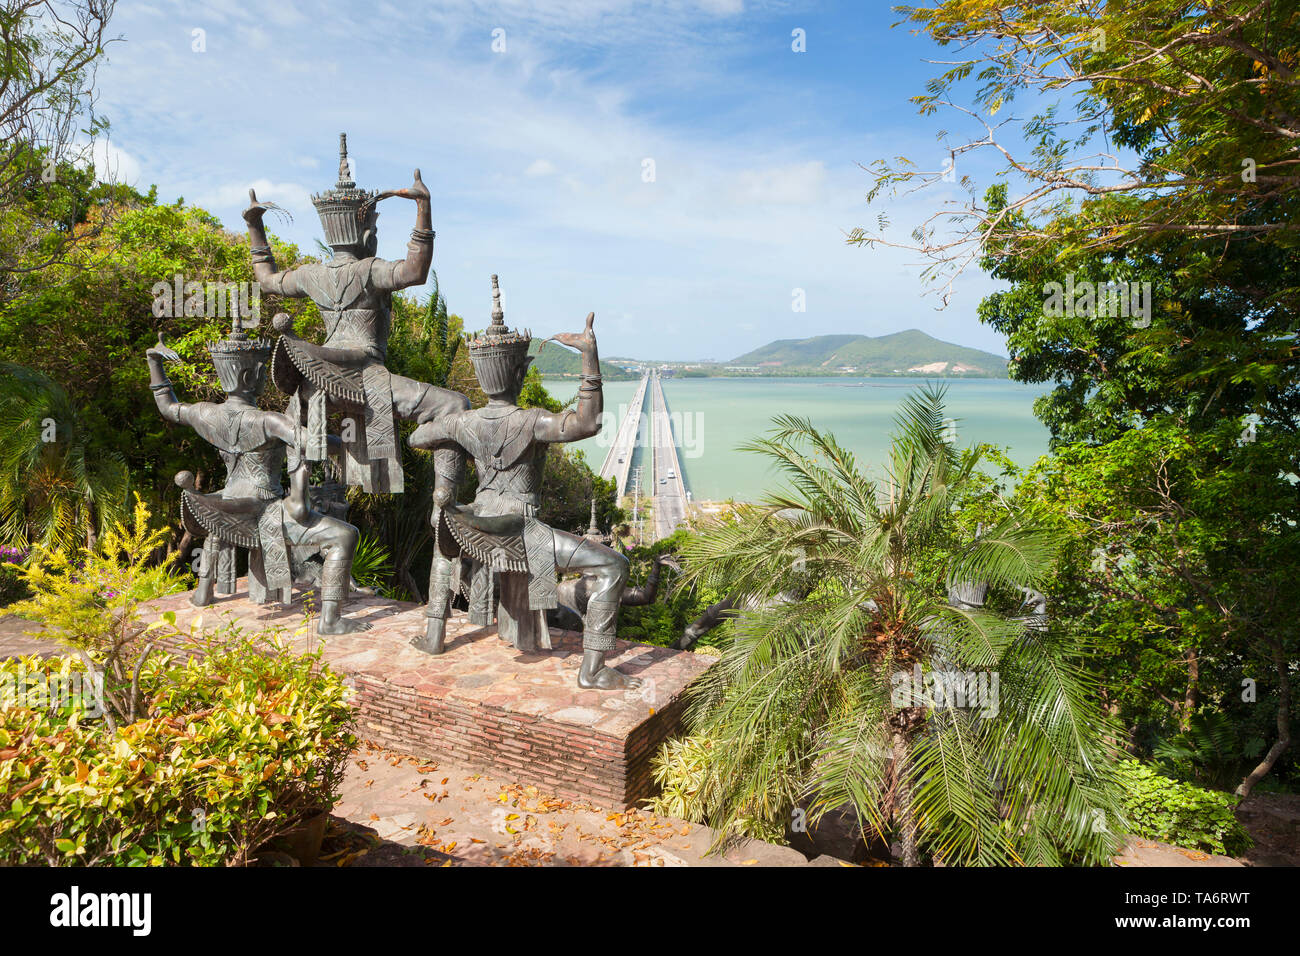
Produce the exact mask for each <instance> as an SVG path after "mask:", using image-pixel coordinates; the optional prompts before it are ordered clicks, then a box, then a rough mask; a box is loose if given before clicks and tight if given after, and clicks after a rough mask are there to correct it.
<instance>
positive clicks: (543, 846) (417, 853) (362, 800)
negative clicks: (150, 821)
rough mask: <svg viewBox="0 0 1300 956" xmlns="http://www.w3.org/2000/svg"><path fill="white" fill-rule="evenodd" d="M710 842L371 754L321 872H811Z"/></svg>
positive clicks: (688, 830)
mask: <svg viewBox="0 0 1300 956" xmlns="http://www.w3.org/2000/svg"><path fill="white" fill-rule="evenodd" d="M712 838H713V834H712V831H710V830H709V828H707V827H704V826H699V825H696V824H690V823H686V822H684V821H682V820H674V819H671V818H666V817H657V816H655V815H654V814H651V813H649V812H648V811H644V810H630V811H627V812H615V811H612V810H608V809H604V808H601V807H595V806H591V805H589V804H584V803H580V802H577V801H570V800H562V799H558V798H556V797H553V796H550V795H548V794H545V793H542V792H540V791H538V790H537V788H535V787H529V786H523V785H520V784H518V783H513V782H511V781H507V780H502V779H500V778H498V777H496V776H493V775H491V774H485V773H479V772H477V771H474V770H471V769H468V768H465V767H461V766H458V765H456V764H453V763H449V762H447V761H443V760H438V761H424V760H420V759H418V758H416V757H411V756H407V755H404V754H397V753H393V752H392V751H388V750H383V749H381V748H379V747H376V746H374V745H371V744H364V745H362V746H361V747H359V748H358V750H357V753H355V754H354V755H353V757H352V759H351V760H350V761H349V762H348V769H347V775H346V778H345V780H344V783H343V792H342V800H341V802H340V803H339V804H338V806H336V807H335V809H334V813H333V815H332V819H331V827H330V829H329V831H328V832H327V835H326V839H325V843H324V845H323V846H322V854H321V859H320V860H319V861H318V863H317V865H318V866H421V865H432V866H806V865H808V864H807V862H806V861H805V860H804V857H803V855H802V854H800V853H799V852H797V851H796V850H792V849H790V848H789V847H781V846H773V845H771V844H766V843H759V842H756V841H749V842H748V843H746V844H743V845H741V846H739V847H736V848H734V849H732V850H729V851H727V852H726V853H724V854H720V855H714V856H707V855H706V852H707V850H708V847H709V844H710V842H711V841H712ZM831 863H832V864H833V865H836V866H838V865H840V864H839V861H831ZM844 865H846V866H847V865H848V864H844Z"/></svg>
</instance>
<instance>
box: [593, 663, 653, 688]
mask: <svg viewBox="0 0 1300 956" xmlns="http://www.w3.org/2000/svg"><path fill="white" fill-rule="evenodd" d="M641 683H642V682H641V678H639V677H628V676H627V675H626V674H624V673H622V672H621V671H616V670H614V668H612V667H607V666H606V665H604V664H601V665H600V667H599V669H597V670H595V671H592V672H588V670H587V665H586V664H585V663H584V664H583V666H582V667H581V668H579V670H578V686H579V687H582V688H584V689H586V690H631V689H632V688H635V687H640V686H641Z"/></svg>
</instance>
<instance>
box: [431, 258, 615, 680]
mask: <svg viewBox="0 0 1300 956" xmlns="http://www.w3.org/2000/svg"><path fill="white" fill-rule="evenodd" d="M595 318H596V316H595V313H591V314H589V315H588V316H587V324H586V328H585V329H584V330H583V331H582V332H576V333H562V334H560V335H556V336H554V337H553V339H554V341H557V342H560V343H562V344H564V345H567V346H569V347H571V348H574V349H577V350H578V351H579V352H580V353H581V354H582V382H581V384H580V385H579V387H578V405H577V408H576V409H569V410H566V411H563V412H558V413H553V412H549V411H547V410H546V409H543V408H528V409H525V408H520V407H519V405H518V399H519V392H520V390H521V388H522V387H523V382H524V375H525V374H526V373H527V371H528V367H529V365H530V364H531V363H532V358H531V357H529V355H528V346H529V343H530V341H531V339H532V336H531V334H530V333H528V332H519V331H512V330H511V329H509V328H508V327H507V326H506V324H505V314H504V311H503V309H502V307H501V290H500V287H499V286H498V283H497V277H496V276H493V277H492V324H491V325H490V326H489V327H488V328H487V330H486V331H485V332H483V333H482V334H481V335H479V336H477V337H475V338H474V339H472V340H471V341H470V343H469V356H470V361H471V362H472V363H473V366H474V373H475V375H476V377H477V378H478V381H479V385H480V386H481V387H482V388H483V391H484V392H485V393H486V394H487V396H488V399H489V401H488V404H487V406H486V407H484V408H476V409H472V410H466V411H461V412H457V413H455V414H451V415H445V416H441V417H439V418H437V419H435V420H433V421H429V422H426V423H424V424H422V425H420V426H419V427H418V428H416V430H415V431H414V433H412V435H411V437H410V444H411V446H412V447H414V448H424V449H441V450H442V451H443V452H445V451H446V450H447V448H448V447H449V445H450V446H451V447H454V448H458V449H463V450H464V452H465V453H467V454H468V455H469V456H471V457H472V458H473V459H474V465H475V469H476V471H477V474H478V491H477V493H476V495H475V497H474V501H473V503H472V504H469V505H465V506H459V505H456V504H455V503H451V502H447V503H439V504H438V505H437V506H436V507H435V509H434V513H433V522H434V529H435V532H434V541H435V543H434V559H433V567H432V570H431V572H430V581H429V603H428V606H427V608H426V610H425V614H426V619H427V625H426V632H425V634H424V635H423V636H422V637H420V638H417V639H416V640H415V641H414V642H413V643H414V644H415V645H416V646H417V647H419V648H420V649H421V650H424V651H426V652H428V653H430V654H440V653H442V652H443V649H444V642H445V639H446V621H447V614H448V612H449V606H450V601H451V597H452V590H453V587H452V582H453V578H458V579H460V587H461V589H462V590H466V587H465V582H464V581H463V577H462V576H461V575H460V574H457V573H456V572H457V571H458V570H459V569H460V568H461V567H463V566H465V565H468V567H469V568H470V569H471V573H470V575H469V582H468V588H467V590H468V592H469V593H468V595H467V597H468V601H469V610H470V621H471V622H472V623H475V624H478V625H480V626H486V625H488V624H491V621H492V613H493V607H494V605H495V606H496V619H497V628H498V631H499V633H500V635H501V637H502V638H504V639H505V640H508V641H510V642H511V643H512V644H513V645H514V646H515V647H517V648H519V649H520V650H524V651H532V650H537V649H550V647H551V640H550V631H549V630H548V628H547V626H546V611H547V610H548V609H553V608H555V607H556V605H557V581H556V574H557V573H565V572H578V573H580V574H581V578H582V581H583V583H584V586H583V592H584V596H585V598H586V601H585V615H584V617H583V634H582V646H583V660H582V665H581V667H580V669H579V672H578V684H579V686H581V687H585V688H599V689H606V690H608V689H616V688H624V687H635V686H637V685H638V684H639V683H640V681H639V680H638V679H637V678H632V677H628V676H627V675H625V674H622V673H620V672H619V671H616V670H614V669H613V668H611V667H609V666H608V665H606V664H605V655H606V654H608V653H609V651H611V650H613V649H614V646H615V645H614V633H615V630H616V627H617V623H618V609H619V602H620V599H621V598H622V595H623V590H624V584H625V583H626V581H627V574H628V562H627V558H625V557H623V555H621V554H619V553H618V552H617V551H614V550H613V549H611V548H608V547H606V546H605V545H603V544H601V543H599V542H596V541H593V540H590V539H588V538H583V537H579V536H578V535H576V534H570V533H568V532H566V531H560V530H557V529H555V528H551V527H549V526H548V525H546V524H543V523H542V522H541V521H540V520H538V518H537V511H538V507H539V505H540V503H541V502H540V499H539V492H540V490H541V477H542V467H543V465H544V463H545V461H546V453H547V446H548V445H549V444H550V443H552V442H573V441H581V440H582V439H584V438H589V437H591V436H592V435H595V434H596V433H597V432H598V431H600V417H601V412H602V410H603V407H604V397H603V392H602V384H601V376H600V361H599V358H598V356H597V352H596V336H595V333H594V332H593V331H592V326H593V324H594V322H595ZM465 559H467V560H465ZM494 597H495V599H494Z"/></svg>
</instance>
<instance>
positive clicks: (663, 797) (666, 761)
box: [646, 737, 786, 844]
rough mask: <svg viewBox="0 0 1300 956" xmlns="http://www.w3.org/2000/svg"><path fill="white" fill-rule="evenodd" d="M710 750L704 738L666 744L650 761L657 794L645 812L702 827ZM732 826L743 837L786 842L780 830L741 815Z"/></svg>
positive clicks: (770, 841) (682, 739)
mask: <svg viewBox="0 0 1300 956" xmlns="http://www.w3.org/2000/svg"><path fill="white" fill-rule="evenodd" d="M713 746H714V744H713V741H711V740H706V739H705V738H703V737H678V738H674V739H672V740H669V741H666V742H665V743H664V745H663V746H662V747H661V748H660V749H659V752H658V753H656V754H655V755H654V756H653V757H652V758H651V760H650V769H651V773H652V775H653V777H654V781H655V784H656V785H658V787H659V793H658V795H657V796H654V797H651V798H650V799H649V800H647V801H646V806H647V808H648V809H650V810H651V811H652V812H654V813H657V814H659V815H660V816H666V817H676V818H677V819H679V820H688V821H690V822H691V823H704V822H705V819H704V817H705V813H704V806H705V804H704V800H703V791H704V789H705V788H706V787H707V786H708V784H709V760H710V758H711V756H712V754H711V752H712V750H713ZM733 826H734V827H735V831H736V833H737V834H739V835H740V836H743V837H750V838H752V839H755V840H764V841H766V842H768V843H782V844H783V843H785V842H786V840H785V833H784V831H783V829H782V828H781V827H779V826H774V825H772V824H770V823H766V822H764V821H763V820H761V819H758V818H757V817H754V816H749V815H746V814H742V815H740V816H738V817H737V818H736V819H735V821H734V823H733Z"/></svg>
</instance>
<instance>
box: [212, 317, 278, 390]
mask: <svg viewBox="0 0 1300 956" xmlns="http://www.w3.org/2000/svg"><path fill="white" fill-rule="evenodd" d="M208 351H209V352H210V353H211V354H212V364H213V365H215V366H216V367H217V377H218V378H219V379H221V387H222V388H224V389H225V390H226V391H227V392H233V391H235V389H237V388H239V386H240V385H241V384H242V380H243V373H244V372H252V373H253V375H254V377H253V382H254V388H255V390H256V391H261V389H262V384H263V382H264V380H265V379H264V376H265V375H266V365H267V362H269V361H270V359H271V341H270V339H260V338H259V339H250V338H249V337H248V335H247V334H246V333H245V332H244V329H243V327H242V326H241V325H240V322H239V307H238V306H237V305H236V306H235V318H234V327H233V328H232V329H231V332H230V338H228V339H222V340H221V341H219V342H214V343H213V344H212V345H210V346H208Z"/></svg>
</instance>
